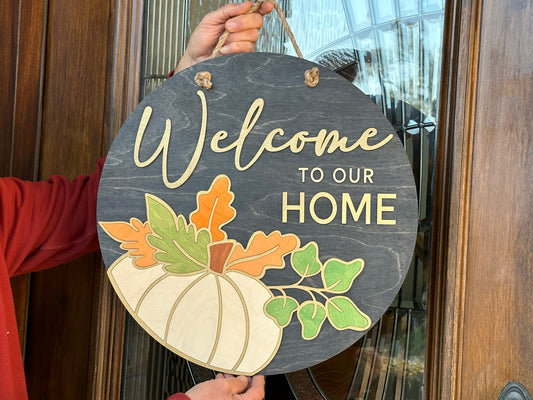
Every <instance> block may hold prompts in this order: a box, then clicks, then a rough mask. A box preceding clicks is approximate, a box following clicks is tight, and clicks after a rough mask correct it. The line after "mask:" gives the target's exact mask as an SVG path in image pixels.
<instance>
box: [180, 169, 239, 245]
mask: <svg viewBox="0 0 533 400" xmlns="http://www.w3.org/2000/svg"><path fill="white" fill-rule="evenodd" d="M230 187H231V181H230V179H229V178H228V177H227V176H226V175H219V176H217V177H216V178H215V179H214V180H213V183H212V184H211V187H210V188H209V190H208V191H202V192H198V195H197V200H196V201H197V203H198V208H197V209H196V210H194V211H193V212H192V213H191V215H190V221H191V222H192V223H193V224H194V225H196V229H198V230H200V229H202V228H206V229H207V230H208V231H209V232H210V233H211V238H212V240H213V242H216V241H220V240H224V239H226V237H227V235H226V233H225V232H224V231H222V230H221V229H220V228H221V227H222V226H223V225H225V224H227V223H228V222H230V221H231V220H232V219H233V218H235V214H236V211H235V209H234V208H233V207H231V203H232V202H233V198H234V195H233V192H231V191H230Z"/></svg>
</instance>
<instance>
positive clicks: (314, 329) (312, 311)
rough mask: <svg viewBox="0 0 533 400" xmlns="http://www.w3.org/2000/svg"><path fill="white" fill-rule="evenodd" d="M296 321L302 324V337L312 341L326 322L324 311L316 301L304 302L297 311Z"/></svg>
mask: <svg viewBox="0 0 533 400" xmlns="http://www.w3.org/2000/svg"><path fill="white" fill-rule="evenodd" d="M298 319H299V320H300V323H301V324H302V337H303V338H304V339H306V340H311V339H314V338H316V337H317V335H318V334H319V332H320V329H321V328H322V324H323V323H324V321H325V320H326V309H325V308H324V306H323V305H322V304H321V303H319V302H318V301H306V302H305V303H302V305H301V306H300V308H299V309H298Z"/></svg>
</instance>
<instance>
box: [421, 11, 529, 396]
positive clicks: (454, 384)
mask: <svg viewBox="0 0 533 400" xmlns="http://www.w3.org/2000/svg"><path fill="white" fill-rule="evenodd" d="M531 16H532V9H531V4H530V3H529V2H515V3H513V4H512V5H509V4H506V5H505V6H504V5H501V4H498V3H497V2H495V1H484V2H478V1H472V2H469V1H467V2H450V3H449V5H448V8H447V23H446V32H447V34H446V35H445V43H446V46H445V50H446V51H445V53H444V54H445V60H444V69H443V72H444V73H443V85H442V88H443V92H442V96H441V109H440V110H441V111H440V114H439V115H441V119H440V126H439V132H440V139H439V160H438V166H439V167H438V173H437V179H436V188H437V189H436V196H435V198H436V204H435V215H438V216H439V217H438V218H436V222H435V226H434V228H435V229H434V238H435V246H434V249H436V251H435V252H434V256H433V260H434V268H435V269H434V271H433V272H432V276H433V279H432V288H431V290H430V293H432V299H431V300H430V323H429V329H430V332H429V343H428V348H429V353H428V362H427V369H428V388H429V398H432V399H441V398H450V399H456V398H457V399H460V398H496V397H497V396H498V394H499V393H500V391H501V389H502V388H503V386H504V385H505V384H506V383H507V382H508V381H512V380H518V381H521V382H522V383H524V384H525V386H526V387H530V388H531V385H532V383H531V373H530V371H531V368H532V365H533V361H532V356H533V355H532V352H531V348H532V345H531V335H530V331H531V321H532V315H531V307H530V304H531V300H532V299H531V291H530V290H529V288H530V287H531V284H532V280H531V279H532V275H531V266H532V249H533V245H532V242H531V226H532V218H531V211H530V208H531V207H530V206H529V202H530V200H529V199H530V198H531V190H532V189H531V188H532V181H531V179H532V178H531V177H532V176H533V171H532V164H531V155H532V147H531V131H530V130H531V127H532V121H531V113H530V111H529V108H530V107H529V104H531V101H532V91H531V88H532V87H533V85H532V78H531V77H532V65H533V62H532V58H531V55H530V54H529V53H528V52H525V51H524V49H525V48H528V47H530V46H531V41H532V38H533V36H532V31H531V24H530V21H531Z"/></svg>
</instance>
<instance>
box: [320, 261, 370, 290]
mask: <svg viewBox="0 0 533 400" xmlns="http://www.w3.org/2000/svg"><path fill="white" fill-rule="evenodd" d="M363 266H364V261H363V260H362V259H360V258H357V259H355V260H353V261H349V262H344V261H342V260H339V259H336V258H332V259H330V260H328V261H326V263H325V264H324V271H323V272H322V281H323V282H324V288H325V289H326V290H328V291H330V292H335V293H344V292H346V291H347V290H349V289H350V288H351V287H352V284H353V281H354V279H355V278H356V277H357V275H359V273H360V272H361V271H362V270H363Z"/></svg>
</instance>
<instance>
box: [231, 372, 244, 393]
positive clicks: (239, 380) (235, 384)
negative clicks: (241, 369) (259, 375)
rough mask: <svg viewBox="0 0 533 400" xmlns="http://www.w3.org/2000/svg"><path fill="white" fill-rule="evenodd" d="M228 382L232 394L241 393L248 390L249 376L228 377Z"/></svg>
mask: <svg viewBox="0 0 533 400" xmlns="http://www.w3.org/2000/svg"><path fill="white" fill-rule="evenodd" d="M226 379H227V382H228V384H229V385H230V390H231V393H232V394H239V393H243V392H245V391H246V389H247V388H248V378H247V377H245V376H242V375H240V376H237V377H235V378H233V377H232V378H226Z"/></svg>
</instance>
